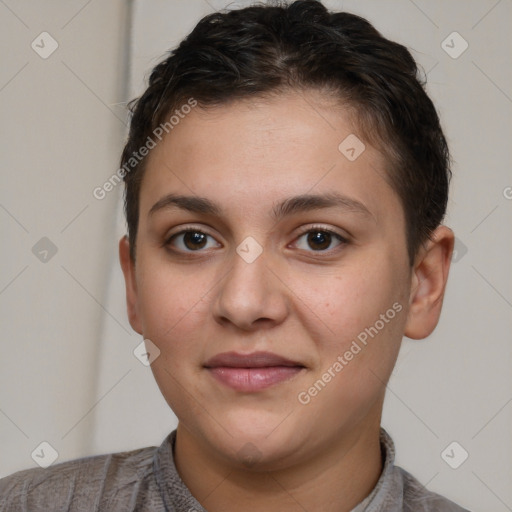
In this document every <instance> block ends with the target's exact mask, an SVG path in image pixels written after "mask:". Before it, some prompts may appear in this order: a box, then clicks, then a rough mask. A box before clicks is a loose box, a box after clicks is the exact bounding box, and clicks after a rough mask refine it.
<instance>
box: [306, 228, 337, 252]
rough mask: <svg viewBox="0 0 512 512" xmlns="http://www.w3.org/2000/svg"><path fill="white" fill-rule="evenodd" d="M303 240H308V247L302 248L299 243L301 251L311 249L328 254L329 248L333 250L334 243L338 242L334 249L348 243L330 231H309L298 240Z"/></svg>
mask: <svg viewBox="0 0 512 512" xmlns="http://www.w3.org/2000/svg"><path fill="white" fill-rule="evenodd" d="M302 238H305V240H306V243H305V245H306V247H304V244H303V245H302V247H301V246H300V244H299V243H298V247H299V249H304V250H308V248H310V249H313V251H315V252H327V251H328V250H329V248H331V249H332V247H331V244H332V243H333V242H337V243H336V244H335V246H334V247H337V246H339V245H342V244H343V243H346V240H345V239H344V238H343V237H342V236H341V235H339V234H338V233H335V232H334V231H331V230H328V229H318V228H317V229H309V230H308V231H306V232H305V233H303V234H302V235H301V236H299V238H298V240H300V239H302Z"/></svg>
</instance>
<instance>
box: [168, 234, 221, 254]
mask: <svg viewBox="0 0 512 512" xmlns="http://www.w3.org/2000/svg"><path fill="white" fill-rule="evenodd" d="M208 238H212V240H213V237H211V236H210V235H208V234H206V233H203V232H202V231H199V230H197V229H188V230H184V231H180V232H179V233H176V234H175V235H173V236H171V237H170V238H169V240H168V241H167V242H166V245H170V246H173V248H177V249H178V250H180V251H183V252H197V251H200V250H201V249H204V248H205V247H206V248H207V244H208ZM214 246H215V244H214Z"/></svg>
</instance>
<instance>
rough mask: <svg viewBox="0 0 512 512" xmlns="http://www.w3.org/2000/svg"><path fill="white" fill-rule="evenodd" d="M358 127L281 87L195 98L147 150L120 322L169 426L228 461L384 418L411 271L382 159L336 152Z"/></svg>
mask: <svg viewBox="0 0 512 512" xmlns="http://www.w3.org/2000/svg"><path fill="white" fill-rule="evenodd" d="M351 134H355V135H356V136H357V128H356V127H355V126H354V125H353V124H352V123H351V122H350V119H349V117H348V115H347V112H346V111H345V110H344V109H343V108H341V107H337V108H336V107H335V105H334V102H333V101H328V100H327V99H325V98H324V97H322V96H321V95H320V93H318V92H310V93H307V94H302V93H301V94H299V93H289V94H286V95H285V94H283V95H281V96H279V97H276V98H274V99H266V100H259V101H257V102H255V101H254V100H252V102H247V101H237V102H235V103H233V104H231V105H228V106H223V107H219V108H217V109H215V110H208V111H205V110H200V109H199V107H197V108H195V109H193V110H192V112H190V113H189V114H188V115H187V116H186V117H184V118H183V119H182V120H180V122H179V124H178V125H176V126H175V127H174V128H173V130H172V132H170V134H169V136H167V138H165V139H164V140H163V141H162V142H161V143H160V145H158V146H157V147H156V148H155V149H153V150H152V152H151V154H150V155H149V159H148V162H147V169H146V173H145V176H144V179H143V183H142V187H141V192H140V220H139V227H138V234H137V249H136V264H135V265H133V262H131V261H130V262H129V263H128V261H127V258H126V254H127V253H126V251H125V249H126V247H124V248H122V249H121V250H122V251H125V252H124V265H123V269H124V272H125V276H126V280H127V293H128V309H129V316H130V321H131V324H132V326H133V327H134V329H135V330H137V331H138V332H139V333H141V334H142V335H143V336H144V338H145V339H149V340H151V342H152V343H154V344H155V345H156V346H157V347H158V349H159V350H160V355H159V357H158V358H157V359H156V360H155V361H154V362H153V363H152V370H153V373H154V376H155V378H156V381H157V383H158V385H159V387H160V389H161V391H162V393H163V395H164V397H165V399H166V400H167V402H168V403H169V405H170V406H171V408H172V409H173V410H174V412H175V414H176V415H177V416H178V418H179V422H180V427H179V428H185V429H186V430H187V432H188V433H189V434H190V435H191V436H193V437H194V438H195V439H197V442H198V443H199V444H202V445H203V446H204V447H208V449H210V450H212V451H214V452H215V453H216V454H217V455H219V456H220V457H223V458H224V460H229V461H233V463H235V462H236V461H240V459H241V458H243V457H244V456H245V455H248V456H249V457H251V456H252V457H253V459H257V460H258V463H259V464H261V465H262V467H264V466H265V464H271V465H273V467H275V466H276V465H281V466H283V467H285V466H286V465H287V464H292V463H293V462H294V461H298V460H301V459H305V458H307V457H309V456H311V454H313V453H319V451H321V450H328V449H329V447H331V446H333V443H334V442H335V441H336V439H338V438H339V437H340V436H341V435H343V434H344V433H346V434H348V433H349V432H353V431H355V429H358V428H360V427H361V425H369V424H371V425H373V426H376V428H378V425H379V423H380V412H381V407H382V400H383V396H384V387H385V385H384V383H385V382H387V380H388V378H389V375H390V373H391V370H392V368H393V365H394V363H395V360H396V357H397V353H398V350H399V347H400V342H401V339H402V336H403V333H404V326H405V323H406V317H407V314H408V310H409V306H410V302H411V282H412V281H411V274H412V272H411V268H410V266H409V262H408V256H407V249H406V239H405V220H404V213H403V210H402V207H401V203H400V200H399V198H398V196H397V194H396V193H395V192H394V190H393V189H392V188H391V187H390V185H389V184H388V182H387V181H386V179H385V175H386V170H385V161H384V158H383V156H382V155H381V154H380V153H379V151H377V150H376V149H375V148H373V147H372V146H370V145H369V144H366V147H365V149H364V150H363V151H362V152H361V153H360V151H361V149H362V146H360V145H358V144H359V143H358V142H357V139H354V138H351V139H348V141H349V142H351V143H350V144H348V148H347V147H345V146H346V144H347V143H346V144H345V146H343V145H342V151H340V149H339V148H338V147H339V146H340V143H341V142H342V141H344V140H345V139H346V138H347V137H348V136H349V135H351ZM354 141H355V142H354ZM352 147H353V148H354V151H352V150H351V148H352ZM343 150H344V151H343ZM359 153H360V154H359ZM347 156H349V157H350V158H348V157H347ZM354 156H356V157H357V158H355V159H354ZM327 194H330V196H327ZM305 195H306V196H319V197H316V199H314V198H312V197H303V198H302V200H301V199H297V196H305ZM177 196H187V197H190V198H192V199H190V200H184V199H182V200H176V197H177ZM197 198H203V200H207V202H205V201H202V202H199V201H197ZM294 198H296V199H294ZM194 199H195V200H196V201H194ZM327 199H330V201H327ZM123 243H124V244H125V245H126V240H125V241H124V242H123V241H122V243H121V244H122V245H123ZM122 259H123V256H122ZM251 450H252V451H254V452H255V454H252V455H251V453H248V452H251ZM246 452H247V453H246Z"/></svg>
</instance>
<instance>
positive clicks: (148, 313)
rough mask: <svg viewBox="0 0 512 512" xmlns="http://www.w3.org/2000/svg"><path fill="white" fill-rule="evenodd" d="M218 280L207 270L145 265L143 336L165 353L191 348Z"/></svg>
mask: <svg viewBox="0 0 512 512" xmlns="http://www.w3.org/2000/svg"><path fill="white" fill-rule="evenodd" d="M210 281H211V282H210ZM215 282H216V281H215V280H213V279H208V276H207V275H205V274H204V272H203V273H201V272H197V271H196V272H192V271H187V269H184V268H178V267H174V268H172V267H171V266H170V265H168V264H167V265H166V264H158V263H157V262H155V263H154V264H151V265H146V270H145V272H144V274H143V275H142V276H141V279H140V284H139V299H140V311H141V317H142V329H143V335H144V336H145V337H146V338H149V339H151V340H152V341H153V342H154V343H155V344H156V345H157V346H158V347H159V348H160V350H161V351H162V352H167V351H171V350H172V351H187V350H190V349H191V347H193V346H194V338H195V337H198V331H199V330H200V326H201V325H202V324H204V315H205V314H207V311H208V300H209V293H210V292H211V291H212V289H213V288H214V286H215ZM173 340H186V341H187V343H173Z"/></svg>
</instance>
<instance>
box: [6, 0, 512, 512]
mask: <svg viewBox="0 0 512 512" xmlns="http://www.w3.org/2000/svg"><path fill="white" fill-rule="evenodd" d="M225 3H226V2H221V1H216V2H215V1H213V0H210V1H209V2H206V1H204V0H194V1H191V0H189V1H184V0H183V1H172V2H171V1H163V0H136V1H135V2H134V12H133V20H134V25H133V30H132V32H131V38H130V41H131V45H128V44H125V42H124V40H123V36H124V35H125V28H124V27H125V25H126V19H127V13H126V12H125V11H126V6H127V4H125V3H123V2H121V1H120V0H118V1H110V2H91V3H90V4H88V5H85V7H84V8H83V10H82V11H80V12H79V9H80V7H81V6H78V5H75V6H74V7H72V6H71V5H69V4H68V3H67V2H57V1H55V2H45V3H44V8H42V7H41V5H40V3H39V2H35V1H33V2H29V1H27V0H25V1H22V2H18V3H16V5H14V2H8V5H9V6H10V7H11V8H12V10H13V11H15V14H14V13H12V12H10V11H9V9H7V8H6V7H5V6H4V5H2V4H1V3H0V28H1V30H0V38H1V41H2V67H1V68H0V88H2V87H3V89H2V90H1V91H0V109H1V120H2V122H1V130H2V131H1V140H2V156H3V159H2V164H3V169H2V174H1V180H2V187H1V195H0V204H1V205H2V207H3V209H2V208H0V222H1V226H2V244H3V245H2V247H3V249H4V250H3V254H2V267H1V268H2V271H1V276H2V277H1V280H0V290H2V289H3V288H4V287H6V288H5V290H4V291H3V292H2V293H0V308H1V314H2V327H3V333H2V334H3V357H2V358H0V372H1V373H0V436H1V438H0V453H1V454H2V456H1V457H0V476H1V475H6V474H8V473H10V472H12V471H14V470H17V469H21V468H26V467H31V466H34V465H35V464H34V462H33V461H32V459H31V458H30V453H31V452H32V450H33V449H34V448H35V447H36V446H37V445H38V444H39V443H40V442H41V441H43V440H46V441H48V442H50V444H52V446H54V447H55V448H56V449H57V450H58V452H59V459H58V460H59V461H63V460H67V459H71V458H75V457H77V456H81V455H90V454H95V453H105V452H110V451H120V450H125V449H133V448H137V447H141V446H147V445H155V444H159V443H160V442H161V440H162V438H163V436H164V435H165V434H166V433H167V432H168V431H169V430H170V429H171V428H173V427H174V425H175V417H174V415H173V414H172V412H171V411H170V410H169V408H168V406H167V404H166V403H165V401H164V400H163V398H162V397H161V395H160V392H159V390H158V388H157V386H156V384H155V383H154V381H153V378H152V375H151V372H150V370H149V369H148V368H146V367H144V366H143V365H141V364H140V363H139V362H138V361H137V360H136V359H135V358H134V356H133V354H132V351H133V349H134V348H135V347H136V346H137V345H138V343H139V342H140V338H139V336H138V335H136V334H135V333H133V332H132V331H131V329H130V327H129V325H128V322H127V319H126V313H125V304H124V290H123V283H122V276H121V273H120V270H119V268H118V265H117V245H116V244H117V239H118V238H119V236H121V234H122V233H123V232H124V224H123V219H122V215H121V202H120V193H121V187H117V189H116V190H115V191H113V192H111V193H109V194H108V195H107V197H106V198H105V199H103V200H97V199H95V198H94V197H93V195H92V190H93V188H94V187H96V186H98V185H101V184H102V183H103V182H104V180H105V179H107V178H108V177H109V176H110V174H111V173H112V172H113V171H114V170H115V169H116V164H117V161H118V157H119V153H120V150H121V147H122V138H123V136H124V126H123V124H122V122H121V121H120V120H119V119H118V118H117V117H120V118H121V119H124V116H125V114H124V111H123V105H122V103H123V102H125V101H126V100H127V99H130V98H131V97H133V96H134V95H135V94H138V93H140V91H141V88H142V86H143V78H144V76H145V75H146V74H147V73H148V72H149V70H150V69H151V67H152V66H153V65H154V64H155V63H156V62H157V61H158V59H159V58H160V56H161V55H162V54H163V53H164V51H166V50H167V49H168V48H170V47H172V46H173V45H175V44H176V43H177V42H178V41H179V40H180V39H181V38H182V37H183V36H184V35H185V34H186V33H187V32H188V31H189V30H190V29H191V28H192V26H193V25H194V23H195V22H196V21H197V20H198V19H199V17H201V16H202V15H204V14H207V13H209V12H211V10H212V8H211V6H213V7H214V8H220V7H221V6H222V5H223V4H225ZM242 3H244V4H247V3H248V2H235V3H234V4H235V5H240V4H242ZM325 3H326V5H328V6H329V7H332V8H334V9H342V8H343V9H346V10H348V11H351V12H355V13H357V14H361V15H363V16H365V17H367V18H368V19H369V20H370V21H372V22H373V23H375V25H376V27H377V28H378V29H379V30H380V31H381V32H383V33H384V35H386V36H389V37H391V38H394V39H396V40H398V41H399V42H401V43H403V44H405V45H406V46H408V47H409V48H411V49H412V50H413V54H414V56H415V57H416V58H417V60H418V62H419V63H420V64H421V65H422V66H423V67H424V68H425V70H426V71H429V74H428V83H429V85H428V90H429V92H430V93H431V95H432V97H433V99H434V101H435V102H436V104H437V105H438V107H439V110H440V113H441V117H442V122H443V125H444V127H445V131H446V134H447V136H448V139H449V143H450V146H451V150H452V154H453V158H454V169H453V170H454V179H453V186H452V197H451V201H450V205H449V215H448V218H447V223H448V224H449V225H450V226H451V227H452V228H453V229H454V230H455V232H456V235H457V237H458V239H459V259H457V261H455V262H454V264H453V266H452V270H451V275H450V283H449V286H448V292H447V297H446V300H445V308H444V313H443V317H442V319H441V322H440V325H439V326H438V328H437V330H436V331H435V333H434V334H433V335H432V336H431V337H430V338H429V339H427V340H425V341H420V342H418V341H411V340H407V339H406V340H404V344H403V346H402V350H401V353H400V357H399V361H398V364H397V367H396V368H395V371H394V373H393V376H392V379H391V381H390V383H389V389H388V394H387V399H386V403H385V409H384V417H383V426H384V427H385V428H387V430H388V431H389V432H390V433H391V434H392V436H393V438H394V440H395V444H396V447H397V461H398V463H399V464H401V465H402V466H403V467H404V468H406V469H407V470H409V471H411V472H412V473H413V474H414V475H415V476H416V477H417V478H418V479H419V480H420V481H421V482H423V483H424V484H426V485H427V484H428V487H429V488H431V489H432V490H435V491H437V492H440V493H442V494H445V495H447V496H449V497H451V498H452V499H454V500H456V501H458V502H459V503H460V504H462V505H464V506H466V507H468V508H470V509H472V510H493V511H498V512H499V511H502V510H503V511H505V510H507V509H508V510H510V508H512V486H511V485H510V483H511V481H512V464H511V463H510V461H511V460H512V438H511V436H510V431H511V424H512V385H511V383H512V374H511V371H510V368H511V363H512V357H511V356H512V343H511V339H510V338H511V335H510V332H511V327H512V326H511V318H512V316H511V314H510V313H511V308H512V286H511V285H512V276H511V272H510V263H509V261H510V256H511V253H512V237H511V236H510V221H511V218H512V199H508V198H510V192H511V189H510V188H507V187H511V186H512V175H511V172H510V169H511V154H510V140H511V136H512V129H511V128H512V121H511V119H512V116H511V113H512V100H511V98H512V70H511V66H510V57H511V55H510V54H511V36H510V31H509V26H508V24H509V21H508V20H510V19H511V15H512V12H511V11H512V5H511V4H510V2H506V1H502V2H496V1H494V0H492V1H483V0H481V1H476V0H474V1H464V2H462V1H458V0H451V1H441V0H437V1H429V2H427V1H421V2H420V1H419V0H415V2H412V1H408V0H394V1H387V2H382V1H377V0H365V1H362V0H358V1H356V0H352V1H345V2H335V1H330V2H325ZM11 4H12V5H11ZM76 13H78V14H76ZM75 14H76V16H75V17H74V18H73V16H74V15H75ZM17 17H19V18H20V19H17ZM69 20H71V21H69ZM66 23H67V25H66ZM25 25H26V26H25ZM43 30H44V31H47V32H49V33H50V34H52V36H53V37H54V38H55V39H56V40H57V41H58V43H59V48H58V50H57V51H56V52H55V53H54V54H53V55H51V56H50V57H49V58H48V59H46V60H43V59H41V58H40V57H39V56H38V55H37V54H36V53H35V52H34V51H33V50H32V49H31V47H30V43H31V41H32V40H33V39H34V38H35V37H36V36H37V35H38V34H39V33H40V32H42V31H43ZM454 31H457V32H459V33H460V34H461V35H462V36H463V37H464V39H465V40H467V42H468V44H469V46H468V49H467V50H466V51H465V52H464V53H463V54H461V55H460V57H458V58H456V59H454V58H452V57H450V56H449V55H448V54H447V53H446V52H445V51H444V50H443V48H442V46H441V43H442V41H443V40H445V38H446V37H447V36H448V35H449V34H451V33H452V32H454ZM457 44H458V43H457ZM128 49H129V50H130V51H128ZM456 49H457V48H454V51H455V50H456ZM127 57H129V60H130V63H131V67H130V73H129V76H130V78H131V79H130V84H131V88H130V90H129V91H128V92H126V90H125V88H124V85H125V83H126V80H125V76H127V71H128V70H127V68H126V67H125V66H124V63H125V59H126V58H127ZM26 63H27V65H26V66H25V64H26ZM24 66H25V67H24ZM19 70H21V71H19ZM18 71H19V73H18ZM16 73H18V74H17V75H16ZM10 80H11V81H10ZM9 81H10V82H9ZM507 197H508V198H507ZM77 215H78V217H77ZM75 217H76V218H75ZM43 236H46V237H48V238H49V239H51V240H52V242H53V243H54V244H55V245H56V246H57V247H58V252H57V254H56V255H55V256H54V257H53V258H52V259H51V260H50V261H48V262H47V263H42V262H40V261H39V260H38V259H37V258H36V257H35V256H34V254H33V253H32V252H31V248H32V246H33V245H34V244H35V243H36V242H37V241H38V240H39V239H40V238H41V237H43ZM452 441H457V442H458V443H459V444H460V445H461V446H463V447H464V449H465V450H467V451H468V453H469V457H468V459H467V461H466V462H465V463H464V464H463V465H461V466H460V467H459V468H458V469H452V468H450V467H449V466H448V465H447V464H446V463H445V461H444V460H443V459H442V458H441V452H442V451H443V450H444V449H445V448H446V447H447V446H448V445H449V444H450V443H451V442H452Z"/></svg>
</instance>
